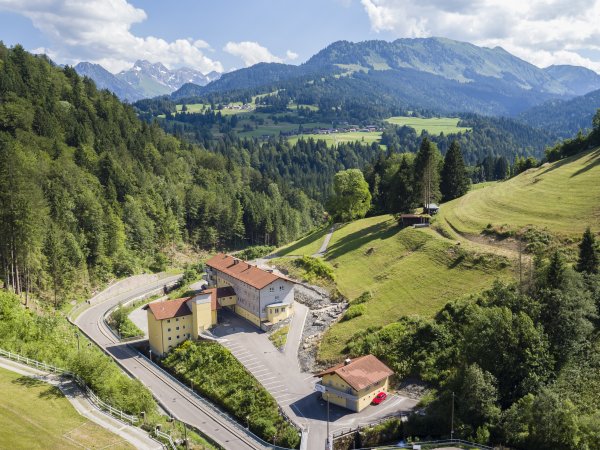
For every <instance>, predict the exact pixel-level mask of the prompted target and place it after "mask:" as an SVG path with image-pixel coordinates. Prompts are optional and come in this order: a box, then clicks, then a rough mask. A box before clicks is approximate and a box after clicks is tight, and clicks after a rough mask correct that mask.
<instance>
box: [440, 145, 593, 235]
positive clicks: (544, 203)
mask: <svg viewBox="0 0 600 450" xmlns="http://www.w3.org/2000/svg"><path fill="white" fill-rule="evenodd" d="M599 180H600V149H594V150H590V151H588V152H585V153H582V154H580V155H577V156H573V157H571V158H567V159H564V160H562V161H558V162H555V163H551V164H544V165H543V166H541V167H538V168H534V169H530V170H528V171H527V172H525V173H522V174H520V175H518V176H516V177H514V178H511V179H509V180H506V181H501V182H495V183H490V184H488V185H486V186H485V187H482V188H480V189H476V190H472V191H471V192H469V193H468V194H466V195H465V196H463V197H461V198H458V199H456V200H453V201H451V202H448V203H445V204H443V205H442V207H441V208H440V213H439V214H438V217H437V223H438V224H439V226H442V227H443V226H451V227H452V228H453V229H454V230H456V231H459V232H461V233H466V234H477V235H478V234H480V233H481V232H482V231H484V230H485V229H486V228H493V229H503V230H505V231H518V230H520V229H522V228H524V227H529V226H533V227H536V228H542V229H547V230H548V231H549V232H551V233H552V234H555V235H558V236H562V237H564V238H567V239H573V238H579V237H580V236H581V234H582V233H583V231H584V230H585V228H587V227H588V226H591V227H592V229H593V231H596V232H597V231H600V226H599V224H600V182H599ZM448 231H452V229H448Z"/></svg>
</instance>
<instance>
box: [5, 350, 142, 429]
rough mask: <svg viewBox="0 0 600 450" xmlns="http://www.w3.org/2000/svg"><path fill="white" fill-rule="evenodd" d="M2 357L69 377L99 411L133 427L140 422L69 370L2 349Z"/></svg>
mask: <svg viewBox="0 0 600 450" xmlns="http://www.w3.org/2000/svg"><path fill="white" fill-rule="evenodd" d="M0 356H4V357H5V358H8V359H10V360H12V361H17V362H20V363H23V364H26V365H28V366H31V367H35V368H36V369H38V370H43V371H45V372H50V373H56V374H59V375H63V376H65V377H69V378H71V379H72V380H73V381H75V383H77V384H78V385H79V387H81V389H82V390H83V391H84V393H85V394H86V395H87V397H88V398H89V399H90V401H91V402H92V403H93V404H94V405H96V407H97V408H98V409H100V410H102V411H106V412H108V413H109V414H110V415H112V416H113V417H115V418H117V419H121V421H123V422H124V421H127V422H129V423H130V424H132V425H134V424H136V423H137V422H139V418H138V417H137V416H134V415H131V414H127V413H125V412H123V411H122V410H120V409H117V408H115V407H113V406H111V405H109V404H108V403H106V402H105V401H104V400H102V399H101V398H100V397H98V396H97V395H96V394H95V393H94V391H92V390H91V389H90V388H89V387H88V385H87V384H86V383H85V381H84V380H83V379H82V378H81V377H79V376H78V375H76V374H74V373H73V372H70V371H68V370H65V369H62V368H60V367H56V366H53V365H51V364H47V363H45V362H41V361H37V360H35V359H31V358H27V357H26V356H22V355H19V354H18V353H13V352H9V351H7V350H4V349H1V348H0Z"/></svg>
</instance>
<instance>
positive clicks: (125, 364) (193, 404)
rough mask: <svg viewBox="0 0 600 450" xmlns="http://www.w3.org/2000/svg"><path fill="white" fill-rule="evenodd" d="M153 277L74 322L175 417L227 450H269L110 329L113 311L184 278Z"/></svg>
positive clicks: (98, 301)
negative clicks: (107, 320)
mask: <svg viewBox="0 0 600 450" xmlns="http://www.w3.org/2000/svg"><path fill="white" fill-rule="evenodd" d="M153 277H156V276H155V275H154V276H152V275H149V276H146V277H143V276H142V277H139V276H138V277H137V279H136V281H135V283H130V285H129V286H128V288H127V289H121V290H120V292H118V291H117V292H115V295H103V296H102V297H99V298H98V297H96V298H94V299H92V300H90V302H91V303H92V306H90V307H89V308H88V309H86V310H85V311H83V312H82V313H81V314H80V315H79V316H78V317H77V318H76V319H75V320H74V323H75V325H77V326H78V327H79V329H80V330H81V331H82V332H84V333H85V334H86V335H87V336H88V337H89V338H90V339H91V340H93V341H94V342H95V343H96V344H97V345H98V346H100V347H101V348H102V349H103V350H104V351H105V352H106V353H107V354H109V355H110V356H112V357H113V358H114V359H115V361H116V362H117V363H118V364H119V365H120V366H121V367H122V368H123V369H124V370H125V371H126V372H127V373H129V374H130V375H131V376H132V377H135V378H137V379H139V380H140V381H141V382H142V383H143V384H144V385H146V387H148V389H150V391H151V392H152V394H153V395H154V397H155V398H156V400H157V401H158V402H159V404H160V405H161V407H162V408H163V409H164V410H165V411H166V412H167V413H169V414H171V415H172V417H174V418H176V419H178V420H180V421H182V422H185V423H187V424H189V425H191V426H193V427H195V428H198V429H199V430H201V431H202V432H203V433H205V434H206V435H208V436H209V437H210V438H211V439H213V440H214V441H215V442H217V443H218V444H219V445H221V446H222V447H223V448H227V449H233V450H238V449H240V450H241V449H257V450H262V449H266V448H267V447H266V446H265V445H263V444H261V443H259V442H258V441H256V440H255V439H253V438H252V437H250V436H249V435H248V434H247V433H246V430H245V429H244V428H243V427H242V426H240V425H239V424H237V423H236V422H235V421H233V420H232V419H230V418H228V417H226V416H224V415H223V414H221V413H219V412H218V411H217V410H216V409H214V408H212V407H211V406H210V405H208V404H207V403H206V402H205V401H203V400H202V399H201V398H199V397H198V396H197V395H195V394H194V393H193V392H192V391H191V390H190V389H189V388H187V387H186V386H184V385H182V384H181V383H180V382H178V381H177V380H175V379H173V378H171V377H170V376H169V375H168V374H166V373H165V372H164V371H162V370H161V369H160V368H158V367H157V366H156V365H154V364H152V363H151V362H150V361H148V360H147V359H146V358H145V357H143V356H142V355H140V354H139V353H138V352H137V351H136V350H135V349H134V348H133V347H131V346H130V345H128V344H123V343H120V342H119V341H118V340H117V338H116V337H115V336H114V335H113V333H112V332H111V331H110V329H109V328H108V327H107V326H106V324H105V322H104V320H103V318H104V315H105V314H106V312H107V311H109V310H110V309H111V308H113V307H114V306H116V305H118V304H119V303H122V302H126V301H129V300H132V299H135V298H138V297H139V298H141V297H146V296H149V295H151V294H153V293H155V292H160V291H161V290H162V286H163V285H165V284H170V283H172V282H174V281H177V280H178V279H179V277H180V275H177V276H171V277H164V278H160V279H158V278H153Z"/></svg>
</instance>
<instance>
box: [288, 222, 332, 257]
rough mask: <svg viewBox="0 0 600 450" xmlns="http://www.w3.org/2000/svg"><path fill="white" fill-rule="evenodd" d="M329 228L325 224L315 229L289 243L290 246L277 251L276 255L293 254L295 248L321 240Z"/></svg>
mask: <svg viewBox="0 0 600 450" xmlns="http://www.w3.org/2000/svg"><path fill="white" fill-rule="evenodd" d="M329 228H330V226H329V225H327V226H325V227H323V229H321V230H317V231H315V232H314V233H311V234H309V235H308V236H306V237H303V238H302V239H300V240H299V241H298V242H296V243H295V244H293V245H291V246H290V247H288V248H284V249H283V250H281V251H280V252H277V255H278V256H289V255H294V254H295V253H294V252H295V251H296V250H298V249H299V248H302V247H304V246H305V245H308V244H310V243H312V242H313V241H315V240H317V239H321V240H322V239H324V238H325V235H326V234H327V233H328V232H329ZM299 256H302V255H299Z"/></svg>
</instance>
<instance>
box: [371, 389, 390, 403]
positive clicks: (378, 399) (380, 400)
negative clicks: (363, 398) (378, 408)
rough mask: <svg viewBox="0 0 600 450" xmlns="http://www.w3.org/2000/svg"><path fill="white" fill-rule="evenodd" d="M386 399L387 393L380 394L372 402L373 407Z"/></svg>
mask: <svg viewBox="0 0 600 450" xmlns="http://www.w3.org/2000/svg"><path fill="white" fill-rule="evenodd" d="M386 398H387V394H386V393H385V392H380V393H379V394H377V395H376V396H375V398H374V399H373V401H372V402H371V404H372V405H379V404H380V403H381V402H382V401H384V400H385V399H386Z"/></svg>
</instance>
